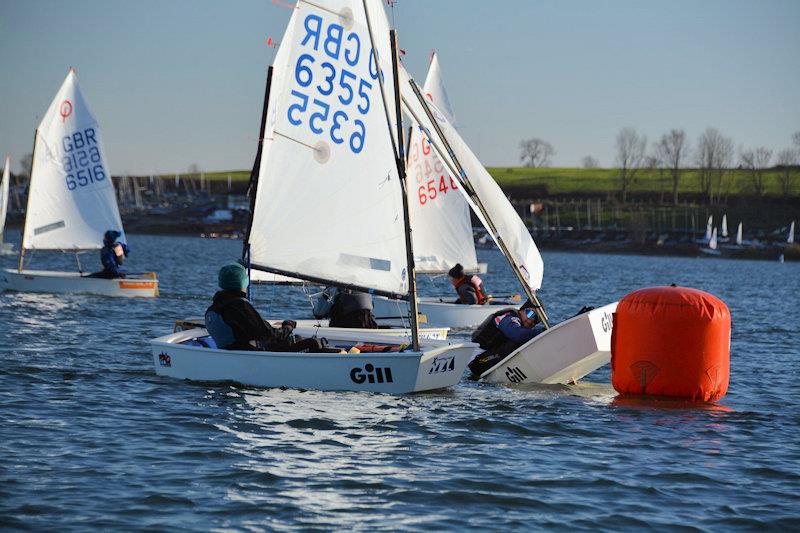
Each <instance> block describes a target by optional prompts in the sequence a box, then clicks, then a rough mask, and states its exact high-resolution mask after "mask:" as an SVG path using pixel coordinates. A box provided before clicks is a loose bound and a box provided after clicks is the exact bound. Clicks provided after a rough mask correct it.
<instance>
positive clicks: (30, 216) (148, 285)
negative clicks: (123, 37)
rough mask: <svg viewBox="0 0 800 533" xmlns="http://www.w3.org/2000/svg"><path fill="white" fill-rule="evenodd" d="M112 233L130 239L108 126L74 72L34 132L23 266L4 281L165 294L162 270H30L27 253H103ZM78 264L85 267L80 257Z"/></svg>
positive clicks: (26, 286) (41, 287)
mask: <svg viewBox="0 0 800 533" xmlns="http://www.w3.org/2000/svg"><path fill="white" fill-rule="evenodd" d="M107 230H116V231H119V232H120V233H121V234H122V235H121V236H120V238H119V241H120V242H125V233H124V230H123V228H122V221H121V219H120V216H119V209H118V207H117V200H116V196H115V194H114V185H113V184H112V183H111V174H110V173H109V172H108V165H107V164H106V159H105V154H104V152H103V147H102V143H101V137H100V128H99V126H98V124H97V120H95V118H94V116H93V115H92V114H91V112H90V111H89V108H88V106H87V104H86V101H85V100H84V98H83V94H82V93H81V90H80V87H79V86H78V79H77V77H76V75H75V71H74V70H73V69H70V70H69V73H68V74H67V77H66V79H65V80H64V83H63V84H62V85H61V88H60V89H59V91H58V93H57V94H56V97H55V98H54V99H53V101H52V102H51V104H50V107H49V108H48V110H47V112H46V113H45V115H44V118H43V119H42V122H41V123H40V124H39V128H38V129H37V130H36V134H35V136H34V143H33V160H32V162H31V181H30V187H29V191H28V207H27V209H26V212H25V226H24V229H23V232H22V244H21V246H20V255H19V268H18V269H17V270H11V269H4V270H3V272H2V274H0V285H2V286H3V287H4V288H5V289H8V290H13V291H22V292H52V293H92V294H101V295H104V296H139V297H154V296H157V295H158V279H157V278H156V275H155V274H154V273H146V274H129V275H128V276H127V277H125V278H124V279H101V278H90V277H87V276H85V275H83V273H81V272H52V271H44V270H25V269H23V265H24V259H25V251H26V250H60V251H62V252H75V253H76V257H77V254H78V253H79V252H82V251H88V250H99V249H100V248H101V243H102V242H103V234H104V233H105V232H106V231H107ZM78 264H79V268H80V260H79V261H78Z"/></svg>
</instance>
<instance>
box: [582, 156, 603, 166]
mask: <svg viewBox="0 0 800 533" xmlns="http://www.w3.org/2000/svg"><path fill="white" fill-rule="evenodd" d="M581 166H582V167H583V168H597V167H599V166H600V162H599V161H598V160H597V159H596V158H594V157H592V156H590V155H587V156H584V158H583V159H581Z"/></svg>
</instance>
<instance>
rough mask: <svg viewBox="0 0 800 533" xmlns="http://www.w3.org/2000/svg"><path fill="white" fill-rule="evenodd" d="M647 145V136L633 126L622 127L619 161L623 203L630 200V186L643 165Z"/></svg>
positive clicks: (618, 140) (619, 135) (618, 138)
mask: <svg viewBox="0 0 800 533" xmlns="http://www.w3.org/2000/svg"><path fill="white" fill-rule="evenodd" d="M646 146H647V137H645V136H644V135H639V134H638V133H637V132H636V130H635V129H633V128H622V129H621V130H620V131H619V133H618V134H617V163H618V164H619V179H620V192H621V193H622V203H625V202H626V201H627V200H628V188H629V187H630V185H631V184H632V183H633V182H634V180H635V179H636V173H637V172H638V171H639V169H640V168H641V166H642V160H643V159H644V150H645V147H646Z"/></svg>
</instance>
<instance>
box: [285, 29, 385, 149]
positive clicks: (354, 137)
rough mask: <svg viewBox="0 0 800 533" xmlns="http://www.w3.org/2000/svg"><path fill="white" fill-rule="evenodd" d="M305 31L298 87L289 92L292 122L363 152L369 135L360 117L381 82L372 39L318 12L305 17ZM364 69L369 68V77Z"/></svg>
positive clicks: (295, 74)
mask: <svg viewBox="0 0 800 533" xmlns="http://www.w3.org/2000/svg"><path fill="white" fill-rule="evenodd" d="M303 30H304V31H303V32H301V38H300V46H299V47H298V48H299V49H300V50H301V51H302V52H303V53H301V54H300V55H299V56H298V58H297V61H296V62H295V65H294V69H293V72H292V73H291V76H293V78H294V82H295V84H296V88H295V89H292V90H291V92H290V94H289V104H288V108H287V109H286V117H287V119H288V120H289V123H290V124H292V125H293V126H298V127H306V128H308V130H309V131H310V132H311V133H313V134H314V135H317V136H322V137H327V138H329V139H330V140H331V141H332V142H333V143H334V144H337V145H338V144H345V145H346V146H348V147H349V148H350V150H351V151H352V152H353V153H354V154H359V153H361V151H362V150H363V149H364V143H365V142H366V134H367V131H366V126H365V124H364V122H363V121H362V119H361V118H362V117H364V116H366V115H367V113H369V110H370V107H371V106H372V105H375V102H373V101H372V99H371V94H372V90H373V87H374V86H375V85H377V83H378V82H377V79H378V69H377V68H376V66H375V60H374V56H373V54H372V52H371V49H370V47H369V42H368V41H367V42H366V43H362V38H361V37H360V36H359V34H358V33H356V32H355V31H352V32H350V31H346V30H345V28H344V26H342V25H340V24H335V23H328V22H327V21H325V20H324V19H323V17H321V16H319V15H314V14H310V15H307V16H306V17H305V19H304V20H303ZM365 63H366V65H365ZM365 67H366V68H365ZM359 73H363V74H366V73H368V74H367V76H368V79H367V77H366V76H363V75H362V76H359Z"/></svg>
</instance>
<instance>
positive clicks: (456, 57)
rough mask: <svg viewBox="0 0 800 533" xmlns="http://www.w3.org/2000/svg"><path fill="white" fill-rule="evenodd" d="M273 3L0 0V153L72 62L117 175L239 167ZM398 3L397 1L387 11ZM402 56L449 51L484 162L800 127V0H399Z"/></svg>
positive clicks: (9, 148) (779, 143) (749, 141)
mask: <svg viewBox="0 0 800 533" xmlns="http://www.w3.org/2000/svg"><path fill="white" fill-rule="evenodd" d="M286 3H287V2H286V1H281V2H276V1H274V0H232V1H227V2H220V1H217V0H169V1H166V0H136V1H124V0H70V1H69V2H64V1H55V0H0V154H9V155H11V157H12V160H13V163H12V164H13V169H14V170H18V169H19V164H18V163H19V160H20V158H21V157H22V156H24V155H25V154H28V153H30V151H31V145H32V141H33V133H34V129H35V128H36V126H37V124H38V122H39V120H40V119H41V116H42V114H43V113H44V112H45V110H46V109H47V107H48V105H49V103H50V101H51V99H52V98H53V96H54V95H55V93H56V91H57V90H58V88H59V86H60V85H61V83H62V81H63V79H64V77H65V76H66V74H67V70H68V68H69V67H70V66H73V67H75V68H76V69H77V73H78V79H79V81H80V84H81V88H82V90H83V93H84V96H85V97H86V99H87V101H88V103H89V106H90V107H91V109H92V111H93V112H94V115H95V117H96V118H97V119H98V121H99V123H100V126H101V128H102V131H103V139H104V144H105V147H106V155H107V159H108V161H109V165H110V167H111V170H112V172H113V173H114V174H115V175H116V174H151V173H172V172H183V171H186V170H187V169H188V167H189V166H190V165H193V164H196V165H198V166H199V167H200V168H201V169H203V170H206V171H217V170H234V169H247V168H250V167H251V166H252V161H253V157H254V155H255V150H256V143H257V136H258V127H259V121H260V117H261V107H262V101H263V93H264V83H265V76H266V69H267V67H268V66H269V64H270V62H271V60H272V57H273V55H274V49H273V48H270V47H269V46H267V38H268V37H273V39H276V40H280V37H281V35H282V34H283V31H284V29H285V27H286V23H287V21H288V18H289V15H290V9H289V8H287V7H284V6H285V5H286ZM387 9H388V8H387ZM388 12H389V16H390V20H393V21H394V25H395V27H396V29H397V31H398V38H399V41H400V47H401V48H402V49H403V50H404V51H405V52H406V54H405V56H404V58H403V63H404V64H405V65H406V67H407V68H408V70H409V71H410V72H411V74H412V75H413V76H414V77H415V78H416V79H417V80H418V81H419V83H420V84H422V82H423V81H424V78H425V73H426V71H427V62H428V56H429V54H430V52H431V50H433V49H435V50H436V51H437V53H438V54H439V60H440V63H441V67H442V72H443V76H444V82H445V84H446V86H447V90H448V93H449V96H450V101H451V103H452V105H453V108H454V110H455V113H456V117H457V121H458V124H459V127H460V131H461V133H462V135H463V136H464V138H465V140H466V141H467V142H468V143H469V144H470V146H471V147H472V148H473V150H474V151H475V152H476V153H477V155H478V156H479V157H480V158H481V161H482V162H483V163H484V164H485V165H487V166H514V165H518V164H519V146H518V145H519V142H520V140H522V139H526V138H530V137H540V138H543V139H545V140H547V141H549V142H550V143H551V144H552V145H553V146H554V147H555V149H556V155H555V156H554V158H553V161H552V164H553V166H579V165H580V161H581V159H582V158H583V157H584V156H586V155H591V156H593V157H595V158H597V159H598V160H599V161H600V164H601V165H602V166H612V165H613V164H614V158H615V150H614V138H615V136H616V134H617V132H618V131H619V130H620V129H621V128H623V127H634V128H636V129H637V130H638V131H639V132H641V133H643V134H645V135H647V136H648V139H650V140H651V141H653V140H655V139H656V138H657V137H659V136H660V135H661V134H662V133H664V132H666V131H668V130H669V129H671V128H684V129H685V130H686V133H687V135H688V136H689V139H690V141H691V143H692V145H694V143H695V142H696V139H697V137H699V135H700V134H701V132H702V131H703V130H704V129H705V128H706V127H709V126H713V127H716V128H718V129H720V130H721V131H722V133H723V134H725V135H727V136H729V137H731V138H732V139H733V141H734V144H735V146H737V147H740V146H744V147H757V146H766V147H768V148H771V149H774V150H776V151H777V150H780V149H783V148H787V147H789V146H790V142H791V134H792V133H793V132H794V131H798V130H800V60H798V53H799V52H800V30H798V28H800V1H798V0H763V1H760V0H749V1H744V0H705V1H702V2H698V1H693V0H669V1H666V0H665V1H661V2H652V1H644V0H619V1H592V0H586V1H577V0H560V1H556V0H547V1H539V0H506V1H503V2H497V1H488V0H485V1H472V0H435V1H433V0H396V1H395V7H394V9H393V10H389V11H388Z"/></svg>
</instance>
